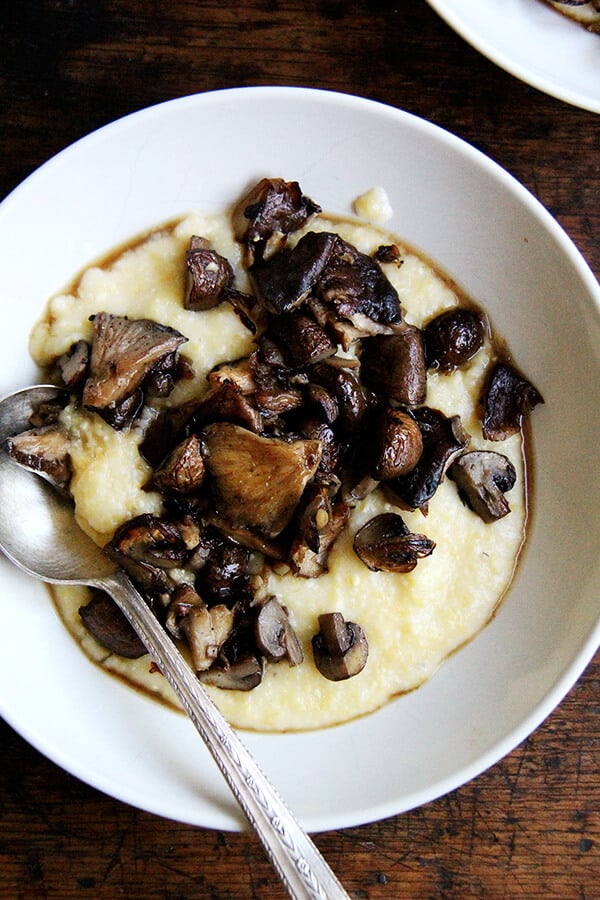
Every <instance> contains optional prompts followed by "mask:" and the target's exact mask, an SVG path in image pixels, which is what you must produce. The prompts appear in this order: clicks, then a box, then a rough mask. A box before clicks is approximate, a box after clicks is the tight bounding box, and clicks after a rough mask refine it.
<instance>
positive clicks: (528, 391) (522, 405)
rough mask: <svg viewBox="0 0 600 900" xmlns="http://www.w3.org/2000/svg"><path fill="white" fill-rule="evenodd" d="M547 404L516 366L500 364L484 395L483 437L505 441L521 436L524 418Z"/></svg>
mask: <svg viewBox="0 0 600 900" xmlns="http://www.w3.org/2000/svg"><path fill="white" fill-rule="evenodd" d="M543 402H544V399H543V397H542V395H541V394H540V393H539V391H537V390H536V388H535V387H534V386H533V385H532V384H531V382H529V381H527V379H525V378H523V376H522V375H520V374H519V373H518V372H517V371H516V369H515V368H513V366H511V365H510V364H509V363H507V362H498V363H496V365H495V366H494V367H493V369H492V371H491V373H490V376H489V378H488V381H487V383H486V385H485V388H484V391H483V396H482V404H483V419H482V427H483V436H484V437H485V438H487V439H488V440H490V441H503V440H505V439H506V438H508V437H510V436H511V435H513V434H517V432H518V431H520V428H521V421H522V419H523V416H524V415H526V414H527V413H528V412H529V411H530V410H532V409H533V408H534V407H535V406H537V404H538V403H543Z"/></svg>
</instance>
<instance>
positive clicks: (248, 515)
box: [202, 422, 321, 538]
mask: <svg viewBox="0 0 600 900" xmlns="http://www.w3.org/2000/svg"><path fill="white" fill-rule="evenodd" d="M202 443H203V453H204V462H205V464H206V468H207V470H208V472H209V474H210V477H211V482H210V489H211V494H212V498H213V501H214V510H215V513H216V515H217V516H220V517H222V518H224V519H226V520H228V521H229V522H230V523H231V524H232V525H233V526H234V527H238V528H246V529H250V530H256V531H258V532H260V533H261V534H264V535H266V536H267V537H271V538H272V537H277V535H278V534H280V533H281V532H282V531H283V529H284V528H285V526H286V525H287V524H288V522H289V521H290V519H291V517H292V515H293V513H294V510H295V508H296V506H297V504H298V501H299V500H300V497H301V495H302V492H303V490H304V488H305V486H306V484H307V482H308V481H309V479H310V478H312V476H313V475H314V474H315V472H316V470H317V468H318V465H319V462H320V459H321V445H320V443H319V441H305V440H297V441H290V442H288V441H282V440H278V439H277V438H268V437H262V436H260V435H256V434H253V433H252V432H251V431H248V430H247V429H245V428H241V427H240V426H239V425H232V424H231V423H229V422H217V423H215V424H213V425H209V426H208V427H207V428H205V429H204V432H203V434H202Z"/></svg>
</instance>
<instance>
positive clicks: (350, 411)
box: [310, 360, 367, 432]
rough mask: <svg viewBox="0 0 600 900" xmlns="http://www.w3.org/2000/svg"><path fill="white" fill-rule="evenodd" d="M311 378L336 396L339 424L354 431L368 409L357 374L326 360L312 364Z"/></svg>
mask: <svg viewBox="0 0 600 900" xmlns="http://www.w3.org/2000/svg"><path fill="white" fill-rule="evenodd" d="M310 379H311V382H313V383H315V384H319V385H321V386H322V387H324V388H325V389H326V390H327V391H329V393H330V394H331V395H332V396H333V397H335V399H336V401H337V405H338V419H337V422H338V424H339V426H340V427H341V428H342V429H344V430H347V431H350V432H351V431H353V430H354V429H355V428H356V426H357V425H358V424H359V423H360V422H361V420H362V418H363V416H364V414H365V412H366V410H367V398H366V396H365V392H364V391H363V389H362V387H361V385H360V384H359V382H358V379H357V378H356V376H355V375H354V374H353V373H352V372H351V371H350V370H349V369H346V368H342V367H341V366H338V365H335V364H334V362H333V361H332V360H324V361H323V362H320V363H317V364H316V365H314V366H312V368H311V370H310Z"/></svg>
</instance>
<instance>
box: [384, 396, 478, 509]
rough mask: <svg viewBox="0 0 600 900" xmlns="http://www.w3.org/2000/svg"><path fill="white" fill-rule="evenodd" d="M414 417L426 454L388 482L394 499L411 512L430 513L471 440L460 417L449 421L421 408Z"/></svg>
mask: <svg viewBox="0 0 600 900" xmlns="http://www.w3.org/2000/svg"><path fill="white" fill-rule="evenodd" d="M412 414H413V416H414V418H415V420H416V422H417V424H418V426H419V428H420V430H421V436H422V439H423V453H422V454H421V457H420V459H419V461H418V463H417V464H416V466H415V467H414V468H413V469H411V470H410V472H407V473H406V475H400V476H399V477H398V478H393V479H391V480H390V481H387V482H386V489H388V490H389V491H390V492H391V493H392V496H394V497H395V498H396V499H398V500H400V502H401V503H402V504H403V505H405V506H406V507H408V508H409V509H421V510H422V511H423V512H424V513H426V512H427V505H428V502H429V500H430V499H431V498H432V497H433V495H434V494H435V492H436V490H437V489H438V486H439V485H440V483H441V481H442V479H443V477H444V475H445V474H446V471H447V469H448V467H449V466H450V465H452V462H453V461H454V460H455V459H456V457H457V456H458V455H459V454H460V453H462V451H463V450H464V448H465V447H466V446H467V444H468V443H469V440H470V435H469V434H467V432H466V431H465V429H464V428H463V425H462V422H461V420H460V417H459V416H451V417H447V416H445V415H444V414H443V413H442V412H440V411H439V410H438V409H432V408H431V407H429V406H419V407H417V408H416V409H413V410H412Z"/></svg>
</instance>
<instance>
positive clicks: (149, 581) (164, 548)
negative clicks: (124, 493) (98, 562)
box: [104, 513, 189, 593]
mask: <svg viewBox="0 0 600 900" xmlns="http://www.w3.org/2000/svg"><path fill="white" fill-rule="evenodd" d="M104 552H105V553H106V554H107V556H109V557H110V558H111V559H112V560H114V561H115V562H116V563H118V564H119V565H120V566H122V568H124V569H125V571H126V572H127V573H128V574H129V575H130V576H131V577H132V578H133V579H134V581H136V582H137V583H138V584H139V585H140V586H141V587H142V588H143V589H144V590H145V591H149V592H151V593H162V592H167V591H168V590H169V589H170V587H171V586H172V585H170V583H169V579H168V577H167V575H166V572H165V570H168V569H173V568H180V567H182V566H183V565H185V562H186V560H187V557H188V553H189V551H188V549H187V547H186V544H185V541H184V540H183V537H182V536H181V533H180V532H179V530H178V528H177V527H176V526H175V525H174V524H173V523H171V522H167V521H165V520H162V519H160V518H158V516H153V515H151V514H150V513H142V514H141V515H139V516H135V517H134V518H133V519H129V520H128V521H126V522H123V524H122V525H120V526H119V527H118V528H117V530H116V531H115V533H114V535H113V537H112V540H110V541H109V542H108V544H106V546H105V547H104Z"/></svg>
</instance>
